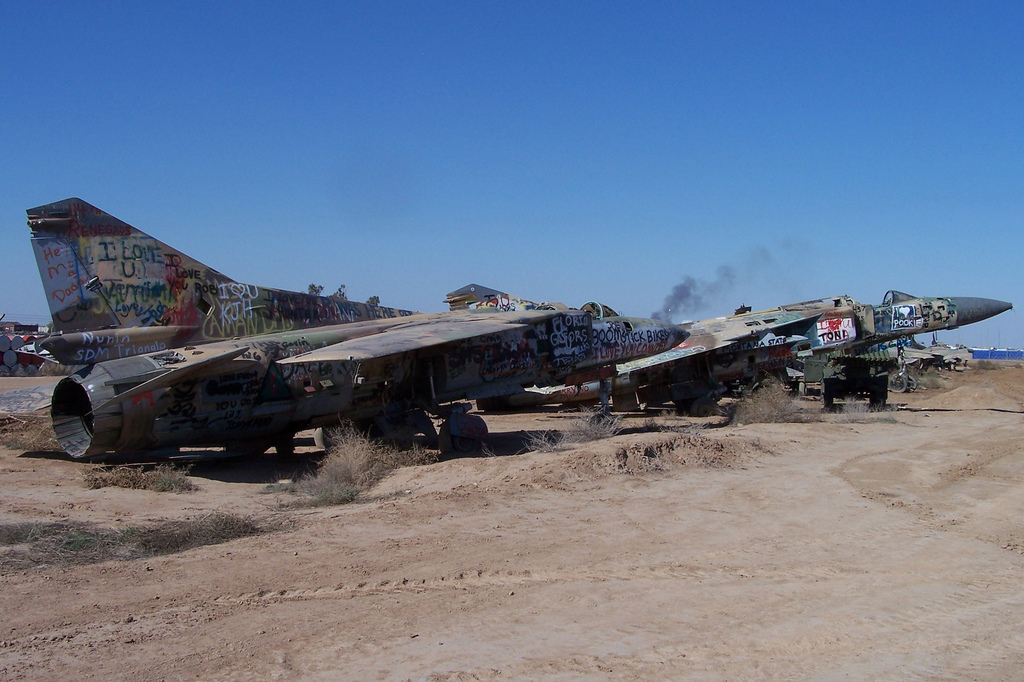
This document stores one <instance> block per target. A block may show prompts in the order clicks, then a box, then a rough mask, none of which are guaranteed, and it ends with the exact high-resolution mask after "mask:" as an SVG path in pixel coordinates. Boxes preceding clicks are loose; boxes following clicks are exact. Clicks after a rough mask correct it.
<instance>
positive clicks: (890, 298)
mask: <svg viewBox="0 0 1024 682" xmlns="http://www.w3.org/2000/svg"><path fill="white" fill-rule="evenodd" d="M915 298H917V296H911V295H910V294H905V293H903V292H902V291H896V290H895V289H889V291H887V292H885V298H883V299H882V305H884V306H885V305H895V304H896V303H902V302H903V301H912V300H914V299H915Z"/></svg>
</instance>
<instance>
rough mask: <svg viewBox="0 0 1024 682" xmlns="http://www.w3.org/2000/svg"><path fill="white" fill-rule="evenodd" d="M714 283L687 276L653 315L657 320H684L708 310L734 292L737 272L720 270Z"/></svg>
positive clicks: (726, 268)
mask: <svg viewBox="0 0 1024 682" xmlns="http://www.w3.org/2000/svg"><path fill="white" fill-rule="evenodd" d="M716 274H717V276H716V277H715V279H714V280H712V281H710V282H709V281H707V280H702V279H696V278H694V277H691V276H689V275H687V276H686V277H683V281H682V282H680V283H679V284H677V285H675V286H674V287H672V293H670V294H669V295H668V296H666V297H665V302H664V303H662V304H661V310H659V311H657V312H654V313H651V317H653V318H654V319H656V320H665V321H666V322H668V321H670V320H671V319H672V318H676V319H682V318H686V317H687V316H690V315H693V314H694V313H696V312H698V311H700V310H707V309H708V308H709V307H710V306H711V305H713V304H714V303H716V302H717V301H719V300H720V299H721V298H722V296H724V295H725V294H726V293H728V292H729V291H731V290H732V288H733V286H735V284H736V271H735V270H733V269H732V268H730V267H729V266H728V265H722V266H720V267H719V268H718V271H717V273H716Z"/></svg>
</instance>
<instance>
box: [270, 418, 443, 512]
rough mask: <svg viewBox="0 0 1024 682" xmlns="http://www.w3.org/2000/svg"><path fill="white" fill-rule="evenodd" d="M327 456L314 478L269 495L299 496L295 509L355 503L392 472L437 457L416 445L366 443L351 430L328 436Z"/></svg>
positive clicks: (334, 431)
mask: <svg viewBox="0 0 1024 682" xmlns="http://www.w3.org/2000/svg"><path fill="white" fill-rule="evenodd" d="M328 440H329V442H330V446H329V447H328V449H327V456H326V457H324V459H323V461H321V462H320V465H319V466H318V467H317V470H316V472H315V473H314V474H312V475H310V476H304V477H302V478H300V479H298V480H297V481H295V482H294V483H288V484H283V485H277V486H272V487H271V491H273V492H277V491H283V492H294V493H298V494H300V495H302V498H301V499H300V500H298V501H297V503H296V504H297V505H299V506H312V507H322V506H330V505H337V504H347V503H349V502H353V501H355V500H356V499H357V498H358V497H359V496H360V495H361V494H362V493H363V492H365V491H367V490H369V489H370V488H372V487H373V486H375V485H376V484H377V483H378V482H380V481H381V480H382V479H383V478H384V477H385V476H387V475H388V474H390V473H391V472H392V471H394V470H395V469H399V468H402V467H409V466H419V465H422V464H432V463H434V462H436V461H437V455H436V454H435V453H433V452H431V451H429V450H427V449H425V448H423V447H421V446H419V445H413V446H412V447H410V448H405V449H403V448H399V447H398V446H396V445H392V444H387V443H381V442H377V441H373V440H370V439H369V438H367V437H366V436H364V435H363V434H361V433H359V432H358V431H356V430H355V429H354V428H352V427H341V428H338V429H334V430H333V431H331V432H330V434H329V437H328Z"/></svg>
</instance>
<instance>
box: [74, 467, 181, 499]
mask: <svg viewBox="0 0 1024 682" xmlns="http://www.w3.org/2000/svg"><path fill="white" fill-rule="evenodd" d="M190 470H191V467H187V466H186V467H182V468H180V469H179V468H177V467H175V466H173V465H171V464H159V465H157V466H156V467H154V468H152V469H149V470H147V469H144V468H142V467H127V466H117V467H103V468H97V469H92V470H91V471H88V472H86V474H85V487H86V488H89V489H90V490H95V489H96V488H108V487H115V488H130V489H132V490H154V491H156V492H158V493H167V492H175V493H186V492H191V491H193V490H198V489H199V486H197V485H196V484H195V483H193V482H192V481H190V480H189V478H188V474H189V471H190Z"/></svg>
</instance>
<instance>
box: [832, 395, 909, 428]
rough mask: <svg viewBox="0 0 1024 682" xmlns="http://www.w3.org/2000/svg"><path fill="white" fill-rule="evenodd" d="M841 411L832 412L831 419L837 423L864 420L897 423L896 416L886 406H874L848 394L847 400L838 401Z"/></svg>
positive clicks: (857, 422) (858, 422)
mask: <svg viewBox="0 0 1024 682" xmlns="http://www.w3.org/2000/svg"><path fill="white" fill-rule="evenodd" d="M836 407H837V408H839V411H837V412H834V413H833V414H832V418H831V420H830V421H832V422H834V423H836V424H862V423H864V422H888V423H891V424H895V423H896V417H894V416H893V415H892V413H891V412H888V411H887V410H886V409H885V408H875V407H872V406H871V404H870V403H868V402H866V401H863V400H857V399H855V398H854V397H852V396H847V398H846V400H844V401H843V402H841V403H836Z"/></svg>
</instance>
